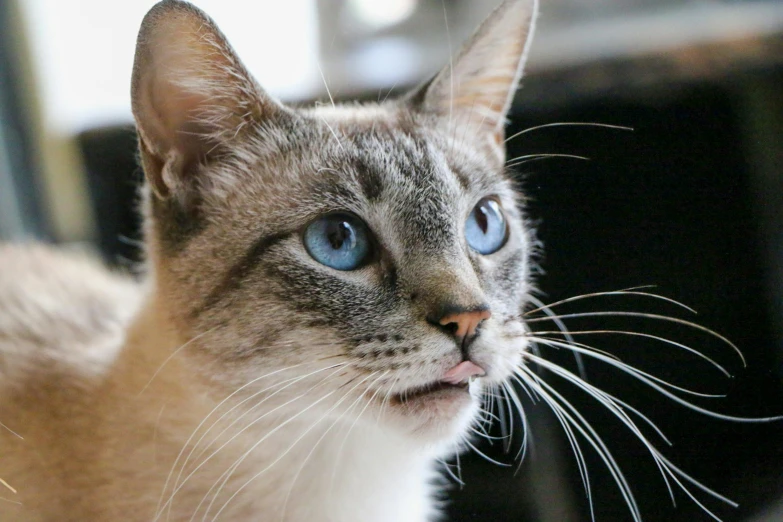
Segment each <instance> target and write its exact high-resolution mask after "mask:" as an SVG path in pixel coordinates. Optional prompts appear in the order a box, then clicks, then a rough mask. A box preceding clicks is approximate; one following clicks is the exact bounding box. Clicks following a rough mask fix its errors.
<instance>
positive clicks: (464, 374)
mask: <svg viewBox="0 0 783 522" xmlns="http://www.w3.org/2000/svg"><path fill="white" fill-rule="evenodd" d="M486 373H487V372H485V371H484V369H483V368H481V366H478V365H477V364H474V363H472V362H470V361H462V362H461V363H459V364H458V365H457V366H455V367H454V368H452V369H451V370H449V371H447V372H446V374H445V375H444V376H443V378H442V379H441V381H443V382H447V383H449V384H460V383H462V382H465V381H467V380H468V379H469V378H471V377H473V376H474V375H478V376H481V375H486Z"/></svg>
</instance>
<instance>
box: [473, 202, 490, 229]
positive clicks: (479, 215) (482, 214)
mask: <svg viewBox="0 0 783 522" xmlns="http://www.w3.org/2000/svg"><path fill="white" fill-rule="evenodd" d="M487 214H488V209H487V204H486V203H484V204H482V205H481V206H479V207H478V208H477V209H476V223H478V226H479V228H480V229H481V231H482V232H483V233H485V234H486V233H487V229H488V228H489V218H488V217H487Z"/></svg>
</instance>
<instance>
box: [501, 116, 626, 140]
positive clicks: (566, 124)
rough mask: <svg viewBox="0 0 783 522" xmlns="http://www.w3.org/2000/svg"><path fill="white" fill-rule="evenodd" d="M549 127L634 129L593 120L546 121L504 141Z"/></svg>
mask: <svg viewBox="0 0 783 522" xmlns="http://www.w3.org/2000/svg"><path fill="white" fill-rule="evenodd" d="M549 127H601V128H604V129H616V130H624V131H633V127H625V126H623V125H609V124H608V123H593V122H581V121H569V122H558V123H545V124H543V125H536V126H535V127H529V128H527V129H525V130H522V131H519V132H517V133H516V134H512V135H511V136H509V137H508V138H506V140H505V142H504V143H508V142H509V141H511V140H513V139H514V138H517V137H519V136H522V135H523V134H527V133H528V132H533V131H537V130H539V129H547V128H549Z"/></svg>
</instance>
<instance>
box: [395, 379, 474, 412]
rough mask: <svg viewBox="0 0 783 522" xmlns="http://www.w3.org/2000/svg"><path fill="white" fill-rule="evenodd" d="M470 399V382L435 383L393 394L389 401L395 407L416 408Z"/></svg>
mask: <svg viewBox="0 0 783 522" xmlns="http://www.w3.org/2000/svg"><path fill="white" fill-rule="evenodd" d="M469 398H470V382H469V381H467V380H466V381H463V382H460V383H456V384H452V383H449V382H446V381H435V382H432V383H429V384H425V385H423V386H418V387H415V388H410V389H407V390H405V391H402V392H400V393H397V394H394V395H392V396H391V397H390V399H389V401H390V402H391V403H392V404H394V405H397V406H418V405H422V406H423V405H424V404H425V403H429V402H440V401H447V402H451V401H458V400H460V399H469Z"/></svg>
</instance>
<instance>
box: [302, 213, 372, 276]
mask: <svg viewBox="0 0 783 522" xmlns="http://www.w3.org/2000/svg"><path fill="white" fill-rule="evenodd" d="M369 235H370V234H369V231H368V230H367V225H365V224H364V223H362V221H361V220H359V219H358V218H356V217H354V216H351V215H349V214H330V215H328V216H324V217H322V218H320V219H318V220H316V221H313V222H312V223H310V225H308V227H307V229H306V230H305V233H304V245H305V248H306V249H307V252H308V253H309V254H310V255H311V256H312V258H313V259H315V260H316V261H318V262H319V263H321V264H322V265H326V266H328V267H331V268H334V269H335V270H355V269H357V268H359V267H360V266H362V265H363V264H364V263H365V262H366V261H367V259H368V258H369V257H370V254H371V253H372V252H371V250H372V248H371V245H370V238H369Z"/></svg>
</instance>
